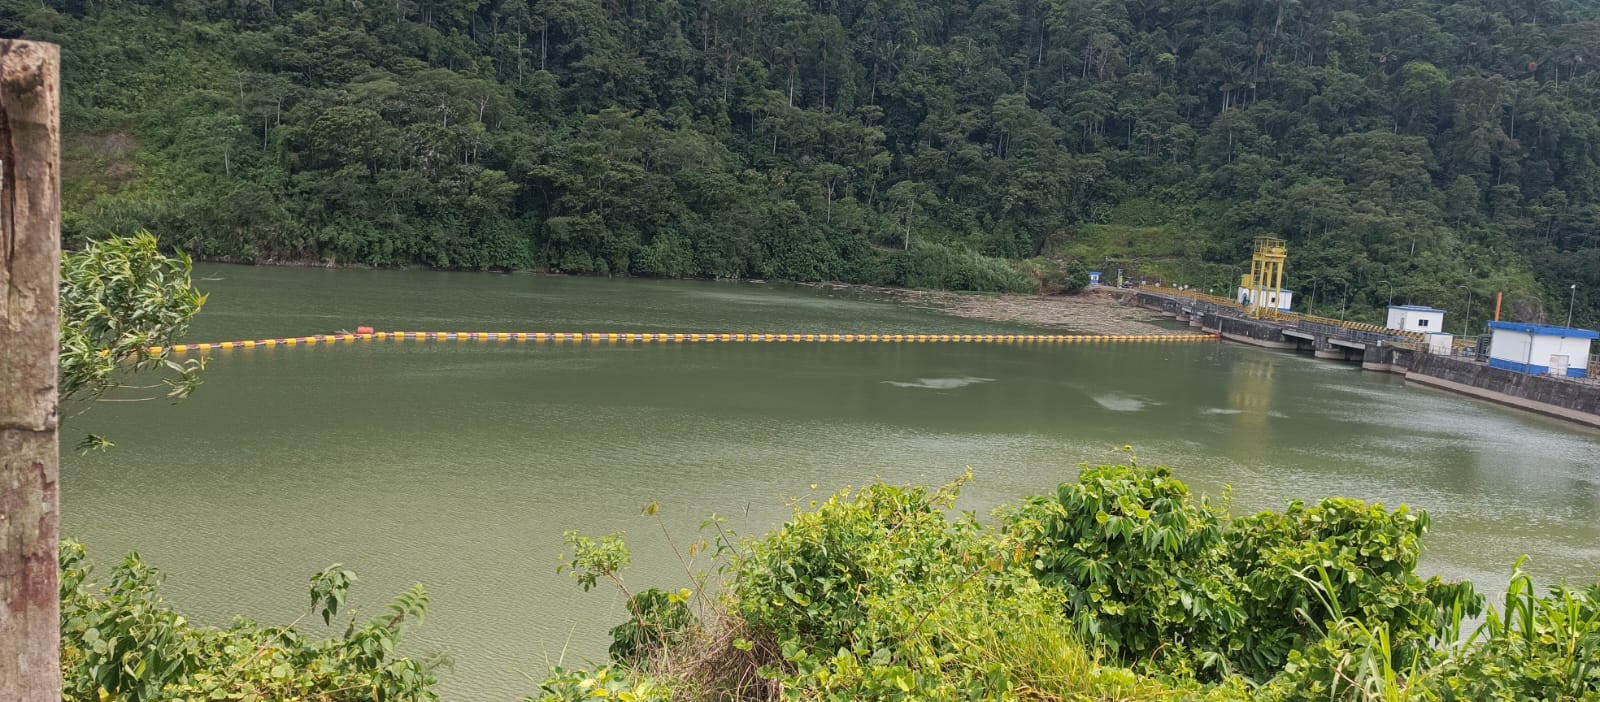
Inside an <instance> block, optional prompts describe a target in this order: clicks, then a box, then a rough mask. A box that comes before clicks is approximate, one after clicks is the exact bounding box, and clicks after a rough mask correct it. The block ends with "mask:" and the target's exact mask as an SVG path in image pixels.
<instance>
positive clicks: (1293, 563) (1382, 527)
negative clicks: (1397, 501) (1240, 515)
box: [1227, 498, 1482, 678]
mask: <svg viewBox="0 0 1600 702" xmlns="http://www.w3.org/2000/svg"><path fill="white" fill-rule="evenodd" d="M1427 531H1428V516H1427V514H1425V513H1413V512H1411V511H1410V510H1409V509H1407V508H1406V507H1404V506H1401V507H1400V508H1398V509H1396V510H1394V511H1393V512H1389V511H1387V510H1385V509H1384V508H1383V507H1382V506H1381V505H1370V506H1369V505H1367V504H1365V503H1362V502H1360V501H1358V500H1350V499H1345V498H1329V499H1325V500H1322V501H1321V502H1320V503H1318V504H1317V506H1315V507H1310V508H1307V507H1306V506H1305V505H1303V504H1301V503H1300V502H1298V501H1296V502H1291V503H1290V504H1289V507H1288V509H1286V510H1284V512H1283V513H1281V514H1280V513H1273V512H1263V513H1261V514H1258V515H1256V516H1254V517H1250V518H1247V519H1241V520H1237V521H1235V522H1233V523H1232V524H1231V525H1230V528H1229V530H1228V534H1227V540H1228V543H1229V560H1230V565H1231V568H1232V569H1233V571H1234V572H1235V573H1237V574H1238V575H1239V577H1240V580H1241V584H1242V587H1241V588H1240V590H1241V592H1245V593H1248V595H1247V596H1246V597H1244V598H1243V599H1244V611H1245V615H1246V617H1247V621H1248V624H1249V625H1248V627H1247V628H1246V629H1245V630H1244V631H1242V632H1241V633H1240V635H1239V636H1238V639H1239V641H1240V644H1241V646H1240V652H1241V654H1240V655H1239V656H1238V658H1239V660H1240V664H1241V667H1242V668H1243V670H1244V672H1245V673H1246V674H1248V675H1250V676H1252V677H1256V678H1265V677H1269V676H1271V675H1272V674H1273V673H1275V672H1277V671H1278V670H1280V669H1282V668H1283V666H1284V663H1285V662H1286V661H1287V660H1288V656H1289V654H1290V652H1291V651H1295V650H1298V649H1301V648H1304V647H1305V646H1307V645H1308V644H1310V643H1312V642H1314V641H1316V640H1318V639H1320V638H1322V636H1323V634H1324V632H1326V631H1328V630H1330V629H1333V628H1336V627H1339V626H1340V625H1341V624H1342V623H1343V622H1345V621H1346V620H1350V621H1353V622H1357V623H1359V624H1360V625H1361V626H1364V627H1368V628H1369V629H1375V630H1377V631H1380V632H1382V633H1383V634H1384V636H1385V637H1386V638H1385V640H1384V646H1385V649H1386V651H1387V652H1388V654H1389V655H1390V656H1391V657H1392V658H1393V659H1394V660H1395V661H1396V663H1395V664H1396V665H1399V666H1409V665H1412V664H1413V663H1415V662H1417V661H1418V660H1420V659H1421V658H1422V657H1423V656H1424V655H1425V654H1426V653H1427V652H1428V651H1429V650H1430V649H1431V648H1432V647H1433V646H1435V645H1437V644H1439V643H1440V642H1441V641H1443V642H1450V641H1453V639H1452V636H1453V635H1454V634H1456V633H1459V632H1458V630H1457V628H1456V627H1457V625H1458V623H1459V622H1460V620H1461V617H1462V616H1477V615H1478V614H1480V613H1481V612H1482V598H1481V597H1478V596H1477V595H1475V594H1474V593H1473V590H1472V585H1471V583H1456V584H1446V583H1444V582H1442V581H1441V580H1440V579H1439V578H1431V579H1428V580H1423V579H1422V578H1421V577H1418V576H1417V575H1416V573H1415V571H1416V567H1417V560H1418V558H1419V557H1420V556H1421V554H1422V536H1423V535H1424V534H1426V533H1427Z"/></svg>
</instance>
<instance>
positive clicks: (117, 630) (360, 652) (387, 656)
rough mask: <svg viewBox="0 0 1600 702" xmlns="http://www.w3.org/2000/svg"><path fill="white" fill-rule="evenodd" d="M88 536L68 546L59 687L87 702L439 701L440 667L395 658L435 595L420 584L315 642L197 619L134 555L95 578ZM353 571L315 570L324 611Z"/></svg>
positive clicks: (246, 624)
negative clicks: (170, 600)
mask: <svg viewBox="0 0 1600 702" xmlns="http://www.w3.org/2000/svg"><path fill="white" fill-rule="evenodd" d="M91 570H92V567H91V564H90V562H89V561H88V559H87V555H86V551H85V549H84V547H83V545H82V544H79V543H77V542H76V541H70V540H69V541H64V542H62V544H61V583H60V585H61V646H62V653H61V665H62V678H63V683H62V684H63V691H62V697H63V698H64V699H67V700H73V701H78V700H82V701H84V702H90V701H100V700H107V699H116V700H126V701H128V702H139V701H141V700H173V699H235V700H305V701H307V702H312V701H315V702H340V701H347V702H358V701H366V700H391V701H401V700H433V699H436V698H435V696H434V694H433V692H432V689H433V686H434V683H435V680H434V677H433V674H432V673H431V672H430V669H431V666H430V665H428V664H424V663H422V662H419V661H417V660H414V659H411V658H407V657H401V656H397V655H396V654H395V649H396V647H397V646H398V645H399V643H400V641H401V639H402V638H403V635H404V633H405V632H406V630H407V629H408V628H409V627H410V626H411V625H413V624H420V623H421V621H422V619H423V617H424V616H425V615H426V613H427V606H428V596H427V593H426V592H425V591H424V590H423V589H422V586H421V585H417V586H415V587H413V588H412V589H410V590H408V591H406V592H404V593H402V594H400V595H399V596H397V597H396V598H395V599H394V601H393V602H391V603H390V604H389V606H388V609H387V612H386V613H385V614H384V615H382V616H379V617H377V618H375V619H373V620H372V621H370V622H368V623H366V624H364V625H358V624H357V622H355V621H354V620H353V619H352V621H351V622H350V626H349V629H348V630H347V631H346V633H345V634H344V636H342V637H339V638H331V639H323V640H315V639H310V638H307V637H306V636H304V635H303V634H301V633H299V632H297V631H296V630H295V629H294V628H293V625H290V626H285V627H262V626H260V625H258V624H256V623H254V622H251V621H247V620H243V619H240V620H236V621H235V622H234V623H233V624H232V625H230V626H229V627H228V628H226V629H216V628H211V627H202V626H197V625H195V624H193V623H192V622H190V621H189V620H188V619H187V618H186V617H184V616H183V615H181V614H178V613H177V612H176V611H174V610H173V609H172V608H171V607H170V606H168V605H167V603H166V602H165V601H164V600H163V599H162V597H161V595H160V593H159V592H158V588H159V585H160V583H161V576H160V574H159V573H158V572H157V571H156V570H155V569H153V568H151V567H149V566H147V565H145V564H144V562H143V561H141V560H140V559H139V556H138V554H133V555H130V556H129V557H128V558H127V559H125V560H124V561H123V562H122V564H121V565H119V566H118V567H117V568H116V569H115V570H114V571H112V573H111V578H110V581H109V583H108V584H106V585H104V586H97V585H94V584H93V583H91V582H90V577H91ZM354 580H355V576H354V574H352V573H350V572H349V571H344V570H339V569H338V567H337V566H335V567H333V568H330V569H328V570H327V571H324V572H323V573H322V574H319V575H318V576H316V577H314V578H312V602H313V607H314V608H317V609H319V610H320V611H321V613H322V614H323V615H324V616H325V617H327V616H331V615H332V613H333V606H332V605H331V604H330V603H332V602H341V603H342V602H344V600H345V597H346V595H345V593H346V590H347V589H348V587H349V585H350V583H352V582H354Z"/></svg>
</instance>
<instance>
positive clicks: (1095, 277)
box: [1089, 271, 1100, 285]
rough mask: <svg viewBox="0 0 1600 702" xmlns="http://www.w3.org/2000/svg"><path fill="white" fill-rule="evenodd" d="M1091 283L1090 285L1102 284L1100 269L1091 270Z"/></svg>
mask: <svg viewBox="0 0 1600 702" xmlns="http://www.w3.org/2000/svg"><path fill="white" fill-rule="evenodd" d="M1089 284H1090V285H1099V284H1100V271H1089Z"/></svg>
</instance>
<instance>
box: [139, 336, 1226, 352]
mask: <svg viewBox="0 0 1600 702" xmlns="http://www.w3.org/2000/svg"><path fill="white" fill-rule="evenodd" d="M1220 338H1221V336H1220V335H1217V334H685V333H656V334H626V333H616V332H598V333H596V332H571V333H563V332H554V333H552V332H408V331H397V332H373V333H371V334H318V335H316V336H295V337H287V338H282V339H254V340H247V341H220V342H210V343H200V344H177V345H174V346H171V347H167V348H162V347H160V346H154V347H151V348H150V353H151V354H152V355H160V354H161V353H163V352H167V351H170V352H172V353H179V354H182V353H190V352H195V353H209V352H211V351H232V350H235V349H258V348H260V349H271V348H278V347H285V346H316V345H319V344H348V343H354V342H367V341H399V342H404V341H418V342H422V341H509V342H533V343H536V344H543V343H554V344H589V345H599V344H619V343H620V344H688V343H721V342H735V343H741V342H748V343H769V342H773V343H847V344H850V343H856V344H859V343H902V344H903V343H911V344H930V343H931V344H940V343H948V344H1094V343H1186V342H1196V341H1216V340H1218V339H1220Z"/></svg>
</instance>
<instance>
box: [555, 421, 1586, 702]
mask: <svg viewBox="0 0 1600 702" xmlns="http://www.w3.org/2000/svg"><path fill="white" fill-rule="evenodd" d="M1125 449H1126V450H1127V451H1129V452H1131V450H1132V449H1131V448H1126V447H1125ZM969 477H970V476H969ZM963 482H965V479H963V481H959V482H957V483H952V484H951V485H947V486H945V487H943V488H941V489H938V490H929V489H927V488H923V487H894V486H888V485H882V484H874V485H870V486H868V487H866V488H864V489H862V490H859V491H848V490H847V491H844V492H840V493H838V494H835V495H833V496H831V497H829V498H828V499H826V500H821V501H810V502H807V503H805V504H804V505H802V506H800V507H799V508H797V509H796V511H795V514H794V516H793V517H792V518H791V519H790V520H789V521H788V522H787V523H785V524H784V525H783V526H782V527H781V528H779V529H778V530H776V531H773V532H771V533H769V534H767V535H766V536H765V537H764V538H761V539H736V538H734V537H732V536H729V535H727V534H726V533H725V532H723V531H722V530H721V527H720V522H718V521H716V520H713V521H712V522H708V525H710V526H713V527H716V528H717V534H718V535H717V537H716V538H715V539H714V543H715V544H716V545H717V546H716V548H715V549H714V550H713V551H712V553H713V554H714V555H717V556H721V557H725V558H727V559H728V560H726V561H724V562H723V565H722V566H721V568H720V570H721V572H723V573H724V574H726V575H727V576H728V577H729V578H731V580H730V581H729V582H727V583H726V584H725V587H724V593H725V595H724V599H723V600H722V602H721V603H720V608H721V609H720V611H719V613H718V616H717V617H713V618H709V619H708V618H704V617H702V618H701V621H694V622H689V623H686V624H684V625H683V626H682V627H681V628H680V627H679V626H678V625H677V624H674V625H672V626H671V627H667V629H670V630H671V631H672V632H673V633H672V636H670V637H666V638H662V639H660V640H659V641H660V643H661V646H660V648H659V649H657V650H654V651H652V652H651V655H649V656H633V657H629V658H627V659H620V658H619V659H617V662H618V664H619V665H621V666H624V667H608V668H601V669H599V670H597V671H595V672H593V673H583V672H569V671H563V670H560V669H558V670H557V671H555V673H554V674H553V675H552V677H551V678H550V679H549V680H547V681H546V683H545V686H544V690H545V691H546V693H547V695H548V696H547V697H545V698H542V699H549V700H568V699H581V698H582V695H586V694H594V695H595V696H603V695H601V694H600V693H599V692H591V691H597V690H603V691H604V692H605V694H610V695H616V696H620V695H621V694H622V693H624V692H627V693H629V694H637V695H639V698H640V699H648V698H649V697H648V696H647V695H649V694H660V695H663V696H664V695H665V693H664V692H661V690H663V689H665V688H670V689H672V690H673V692H674V694H673V699H687V700H735V701H737V700H769V699H777V698H779V696H781V698H782V699H798V700H829V701H833V700H838V701H840V702H843V701H846V700H865V699H870V700H992V699H1020V700H1074V701H1078V700H1101V699H1117V700H1156V699H1162V700H1170V699H1185V700H1215V701H1218V702H1222V701H1242V700H1247V699H1249V700H1265V701H1267V702H1312V701H1313V700H1329V699H1333V700H1352V701H1362V702H1368V701H1373V702H1375V701H1378V700H1382V701H1384V702H1402V701H1407V700H1416V701H1419V702H1447V701H1454V700H1506V701H1508V702H1509V701H1511V700H1534V699H1538V700H1587V699H1595V698H1596V697H1597V695H1600V665H1597V664H1596V661H1597V660H1600V657H1597V653H1600V585H1596V586H1590V587H1588V588H1583V589H1579V588H1567V587H1557V588H1554V589H1553V590H1552V591H1551V592H1550V594H1549V596H1547V597H1539V596H1537V595H1535V594H1534V590H1533V585H1532V581H1531V579H1530V578H1529V577H1528V576H1527V575H1526V574H1525V573H1523V572H1522V571H1521V570H1520V567H1519V568H1518V570H1517V571H1516V572H1515V573H1514V574H1513V578H1512V584H1511V587H1510V588H1509V593H1508V595H1507V597H1506V599H1505V602H1504V604H1503V609H1501V610H1496V609H1491V610H1490V611H1489V612H1488V614H1487V616H1486V617H1485V618H1484V621H1483V623H1482V624H1481V625H1480V626H1479V627H1478V629H1477V630H1476V631H1475V632H1473V633H1471V634H1466V635H1464V629H1463V627H1464V625H1465V624H1466V623H1468V622H1469V621H1470V620H1471V618H1472V617H1475V616H1477V615H1478V614H1479V613H1480V612H1481V608H1482V600H1481V598H1479V597H1478V596H1477V595H1475V594H1474V593H1473V591H1472V589H1471V587H1470V586H1469V585H1466V584H1446V583H1442V582H1440V581H1439V580H1438V579H1437V578H1435V579H1428V580H1424V579H1422V578H1420V577H1419V576H1417V575H1416V573H1415V568H1416V565H1417V561H1418V556H1419V554H1420V549H1421V540H1422V538H1423V536H1424V535H1425V534H1426V532H1427V529H1428V519H1427V516H1426V515H1425V514H1422V513H1414V512H1412V511H1410V510H1409V509H1406V508H1404V507H1401V508H1399V509H1396V510H1393V511H1390V510H1386V509H1384V508H1383V507H1381V506H1377V505H1370V506H1369V505H1367V504H1364V503H1362V502H1359V501H1355V500H1347V499H1342V498H1330V499H1326V500H1323V501H1321V502H1319V503H1318V504H1317V505H1315V506H1312V507H1307V506H1305V505H1303V504H1301V503H1299V502H1294V503H1290V505H1289V507H1288V509H1286V510H1285V511H1284V512H1282V513H1272V512H1264V513H1261V514H1258V515H1255V516H1253V517H1249V518H1245V519H1239V520H1230V519H1229V518H1228V516H1227V514H1226V513H1225V511H1224V510H1223V509H1221V508H1217V507H1212V506H1210V505H1208V504H1207V503H1206V502H1205V501H1203V500H1202V501H1199V502H1198V503H1197V502H1196V501H1195V500H1194V499H1193V498H1192V497H1191V495H1190V492H1189V489H1188V487H1187V486H1185V485H1184V484H1183V483H1182V482H1180V481H1178V480H1177V479H1176V478H1175V477H1173V475H1172V473H1171V471H1170V470H1168V469H1166V468H1161V467H1157V468H1143V467H1140V466H1139V465H1138V464H1137V462H1136V461H1133V460H1131V457H1130V460H1129V461H1128V462H1127V464H1126V465H1112V466H1098V467H1087V466H1085V467H1084V468H1083V469H1082V471H1081V472H1080V474H1079V477H1078V479H1077V480H1076V481H1075V482H1069V483H1064V484H1062V485H1061V486H1060V487H1059V488H1058V490H1057V493H1056V495H1054V496H1052V497H1033V498H1028V499H1027V500H1025V501H1024V502H1023V503H1022V504H1021V505H1020V506H1019V507H1016V508H1004V509H1002V510H1000V511H998V512H997V515H998V516H999V517H1000V519H999V520H998V521H999V523H998V524H997V525H996V526H993V527H989V526H984V525H982V524H980V523H979V522H978V521H977V520H976V518H975V517H974V516H973V515H971V514H962V515H959V516H958V515H952V514H951V513H950V511H951V509H952V508H953V505H954V503H955V500H956V498H957V496H958V494H959V488H960V486H961V484H962V483H963ZM569 538H570V537H569ZM698 547H700V548H703V547H705V544H703V543H702V544H699V545H698ZM695 550H696V549H694V548H691V553H694V552H695ZM1519 566H1520V564H1519ZM663 594H664V593H663ZM638 599H639V598H636V601H637V600H638ZM649 599H650V601H652V602H655V603H656V605H655V606H659V605H660V604H661V603H663V602H665V603H667V604H669V605H670V604H671V603H672V599H671V598H670V597H668V598H667V599H665V600H663V599H662V596H661V595H653V596H651V598H649ZM635 609H636V611H644V610H645V609H646V607H645V606H636V607H635ZM636 621H638V619H637V618H636ZM675 621H680V622H681V621H683V620H681V619H680V620H675ZM625 627H626V625H625V626H624V627H619V628H618V630H622V629H624V628H625ZM614 631H616V630H614ZM629 631H632V630H629ZM731 651H736V652H739V654H741V655H743V656H745V657H744V658H739V659H736V658H733V657H729V655H724V654H727V653H728V652H731ZM735 660H737V661H738V664H739V665H750V664H751V663H752V661H759V662H760V667H759V671H758V676H759V677H761V678H764V679H765V680H766V681H768V682H769V683H772V684H773V685H772V686H761V685H748V684H745V683H744V682H743V679H742V678H738V677H737V676H734V678H731V679H732V680H734V681H736V682H737V683H738V684H729V680H730V678H729V677H727V676H724V675H718V674H716V673H710V674H708V673H706V670H705V669H707V668H711V669H714V670H718V671H720V670H721V669H723V668H726V667H727V666H729V665H730V664H731V663H732V662H734V661H735ZM1123 666H1126V667H1123ZM529 699H534V698H529Z"/></svg>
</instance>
